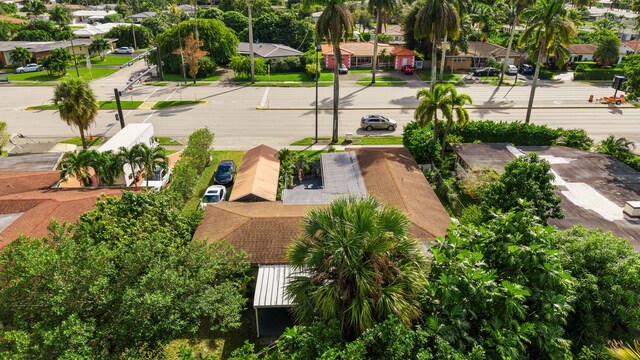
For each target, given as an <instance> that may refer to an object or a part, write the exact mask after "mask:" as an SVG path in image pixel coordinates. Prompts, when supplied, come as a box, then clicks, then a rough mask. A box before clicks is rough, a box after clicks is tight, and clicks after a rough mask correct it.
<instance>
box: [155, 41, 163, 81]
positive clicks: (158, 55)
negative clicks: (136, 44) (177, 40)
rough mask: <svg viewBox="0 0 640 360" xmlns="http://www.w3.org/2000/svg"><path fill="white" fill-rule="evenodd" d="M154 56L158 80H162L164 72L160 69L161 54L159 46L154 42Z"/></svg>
mask: <svg viewBox="0 0 640 360" xmlns="http://www.w3.org/2000/svg"><path fill="white" fill-rule="evenodd" d="M156 58H157V60H158V75H160V80H162V81H164V72H163V69H162V56H160V46H158V44H156Z"/></svg>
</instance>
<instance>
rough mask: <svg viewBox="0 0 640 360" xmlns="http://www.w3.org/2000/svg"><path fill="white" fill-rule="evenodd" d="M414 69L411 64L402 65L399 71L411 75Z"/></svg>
mask: <svg viewBox="0 0 640 360" xmlns="http://www.w3.org/2000/svg"><path fill="white" fill-rule="evenodd" d="M415 70H416V69H415V68H414V67H413V66H411V65H403V66H402V67H401V68H400V71H402V72H403V73H404V74H405V75H413V72H414V71H415Z"/></svg>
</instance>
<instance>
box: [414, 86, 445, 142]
mask: <svg viewBox="0 0 640 360" xmlns="http://www.w3.org/2000/svg"><path fill="white" fill-rule="evenodd" d="M452 90H455V87H454V86H453V85H451V84H437V85H436V86H434V87H433V88H431V89H426V88H425V89H420V90H418V94H417V98H418V100H420V99H421V98H422V100H420V104H418V107H417V108H416V111H415V113H414V117H415V119H416V121H417V122H418V124H420V126H422V127H424V126H425V125H427V124H429V123H432V122H433V143H434V144H437V142H438V128H439V125H440V124H439V120H438V110H440V112H441V113H442V116H443V118H444V119H446V120H447V121H453V120H452V119H453V108H452V106H451V105H452V104H451V96H449V95H450V94H451V91H452ZM450 119H451V120H450Z"/></svg>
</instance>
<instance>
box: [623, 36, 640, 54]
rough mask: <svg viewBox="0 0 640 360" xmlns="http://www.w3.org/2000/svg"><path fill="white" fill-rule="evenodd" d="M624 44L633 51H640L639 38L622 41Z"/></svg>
mask: <svg viewBox="0 0 640 360" xmlns="http://www.w3.org/2000/svg"><path fill="white" fill-rule="evenodd" d="M623 44H625V45H626V46H627V47H628V48H629V49H630V50H631V51H633V52H634V53H640V38H638V39H634V40H627V41H624V42H623Z"/></svg>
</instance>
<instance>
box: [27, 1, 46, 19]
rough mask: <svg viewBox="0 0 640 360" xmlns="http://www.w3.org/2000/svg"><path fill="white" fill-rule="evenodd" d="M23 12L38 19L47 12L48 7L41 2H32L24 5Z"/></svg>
mask: <svg viewBox="0 0 640 360" xmlns="http://www.w3.org/2000/svg"><path fill="white" fill-rule="evenodd" d="M22 10H23V11H25V12H26V13H27V14H28V15H33V16H35V18H36V19H37V18H38V16H40V15H42V14H44V13H46V12H47V7H46V6H45V5H44V4H43V3H42V1H40V0H30V1H28V2H27V3H26V4H24V8H23V9H22Z"/></svg>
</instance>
